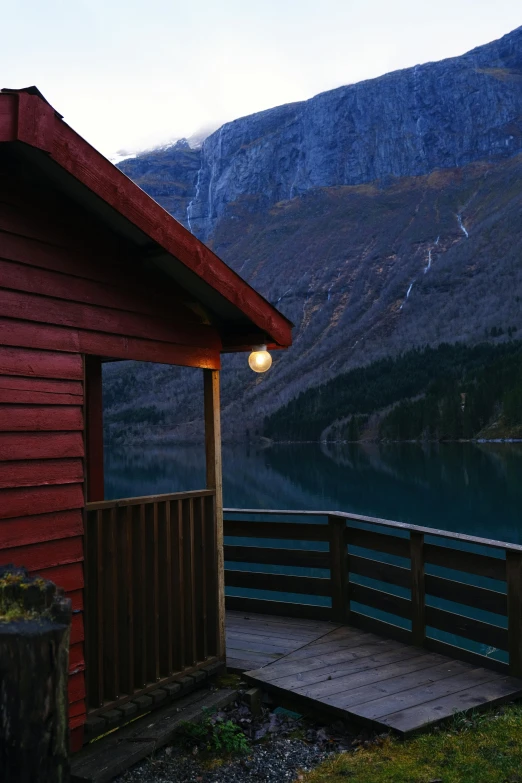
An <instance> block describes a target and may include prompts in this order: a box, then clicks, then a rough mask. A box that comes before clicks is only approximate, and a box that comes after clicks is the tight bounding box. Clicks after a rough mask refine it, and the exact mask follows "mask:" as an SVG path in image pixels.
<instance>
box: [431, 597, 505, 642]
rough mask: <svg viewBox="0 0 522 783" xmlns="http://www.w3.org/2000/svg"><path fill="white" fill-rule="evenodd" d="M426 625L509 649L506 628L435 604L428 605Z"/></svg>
mask: <svg viewBox="0 0 522 783" xmlns="http://www.w3.org/2000/svg"><path fill="white" fill-rule="evenodd" d="M426 625H429V626H431V627H432V628H438V629H439V630H441V631H445V632H446V633H452V634H453V633H454V634H456V635H457V636H462V637H464V638H465V639H471V641H474V642H479V643H481V644H487V645H489V646H490V647H495V648H497V649H500V650H507V649H508V632H507V630H506V629H505V628H499V627H498V626H496V625H491V624H490V623H484V622H482V621H481V620H474V619H472V618H471V617H465V616H464V615H460V614H455V613H454V612H448V611H446V610H445V609H439V608H437V607H435V606H427V607H426Z"/></svg>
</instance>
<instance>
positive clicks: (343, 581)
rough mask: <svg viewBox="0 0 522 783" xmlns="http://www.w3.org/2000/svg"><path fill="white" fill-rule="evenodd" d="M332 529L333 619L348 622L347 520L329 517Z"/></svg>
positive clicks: (331, 578)
mask: <svg viewBox="0 0 522 783" xmlns="http://www.w3.org/2000/svg"><path fill="white" fill-rule="evenodd" d="M328 527H329V529H330V583H331V586H332V620H335V621H336V622H338V623H347V622H348V617H349V614H350V600H349V596H348V556H347V552H346V537H345V532H346V520H345V519H344V518H343V517H328Z"/></svg>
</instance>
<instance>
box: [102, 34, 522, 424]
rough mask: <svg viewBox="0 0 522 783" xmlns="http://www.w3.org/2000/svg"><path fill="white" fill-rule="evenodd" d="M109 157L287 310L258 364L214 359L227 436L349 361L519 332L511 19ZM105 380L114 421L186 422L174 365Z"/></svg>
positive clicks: (521, 59)
mask: <svg viewBox="0 0 522 783" xmlns="http://www.w3.org/2000/svg"><path fill="white" fill-rule="evenodd" d="M120 168H121V169H122V171H124V172H125V173H126V174H127V175H128V176H130V177H131V178H132V179H134V180H135V181H136V182H137V183H138V184H139V185H140V186H141V187H142V188H143V189H144V190H146V191H147V192H148V193H150V194H151V195H152V196H153V197H154V198H155V199H156V200H157V201H159V202H160V203H161V204H162V205H163V206H164V207H165V208H166V209H168V210H169V211H170V212H171V213H172V214H173V215H174V216H175V217H176V218H177V219H178V220H180V221H181V222H183V223H184V224H185V225H186V226H187V227H189V228H190V230H192V231H193V232H194V233H195V234H197V235H198V236H199V237H200V238H201V239H203V240H204V241H206V242H207V243H208V244H209V245H211V246H212V248H213V249H214V250H215V251H216V252H217V253H218V255H220V256H221V257H222V258H223V259H224V260H225V261H226V262H227V263H229V264H230V265H231V266H232V267H233V268H234V269H236V270H237V271H238V272H239V273H240V274H241V275H242V276H243V277H244V278H245V279H246V280H248V282H250V283H252V285H254V286H255V287H256V288H257V289H258V290H259V291H260V292H261V293H262V294H263V295H264V296H265V297H266V298H268V299H269V300H270V301H272V302H273V303H275V304H277V305H278V307H279V308H280V309H281V310H282V311H283V312H284V313H285V315H287V316H288V317H289V318H290V319H291V320H292V321H293V322H294V323H295V324H296V329H295V334H294V338H295V343H294V346H293V347H292V349H291V350H290V351H288V352H286V354H285V355H284V356H281V357H276V358H275V361H274V366H273V368H272V370H271V371H270V372H269V373H268V374H267V375H266V376H263V377H255V378H254V377H252V374H251V373H249V370H248V369H247V367H246V360H245V357H237V356H235V357H225V361H224V369H225V372H224V373H223V381H224V389H223V401H224V415H223V423H224V431H225V435H227V434H228V435H229V436H230V437H232V436H239V435H244V434H245V430H246V429H248V430H249V434H252V433H256V432H259V433H260V432H262V429H263V420H264V417H265V416H266V415H267V414H268V415H271V414H273V413H274V412H275V411H276V410H277V409H278V408H280V407H281V406H282V405H284V404H286V403H287V402H288V401H289V400H291V399H292V398H294V397H296V396H297V395H298V394H299V393H300V392H301V391H302V390H303V389H306V388H309V387H313V386H318V385H320V384H321V383H324V382H325V381H327V380H328V379H330V378H335V377H336V376H338V375H339V374H340V373H342V372H346V371H347V370H349V369H350V368H353V367H356V366H360V365H365V364H368V363H369V362H372V361H375V360H378V359H380V358H382V357H385V356H395V355H397V354H399V353H401V352H403V351H405V350H407V349H410V348H412V347H415V346H424V345H426V344H429V345H433V346H435V345H438V344H440V343H441V342H455V341H465V342H471V343H473V342H479V341H481V340H483V339H484V335H485V333H486V331H488V333H491V331H492V330H493V329H496V330H503V332H507V330H508V329H512V328H513V327H517V328H519V329H521V328H522V307H521V298H520V297H521V295H522V263H521V260H522V259H521V255H522V27H521V28H518V29H517V30H515V31H513V32H512V33H510V34H509V35H506V36H504V37H503V38H502V39H500V40H499V41H495V42H493V43H491V44H488V45H486V46H482V47H480V48H478V49H475V50H473V51H472V52H469V53H467V54H465V55H463V56H461V57H456V58H452V59H449V60H444V61H442V62H438V63H428V64H426V65H418V66H415V67H414V68H410V69H406V70H402V71H397V72H395V73H391V74H387V75H385V76H382V77H380V78H378V79H373V80H370V81H366V82H361V83H359V84H355V85H350V86H347V87H341V88H339V89H336V90H331V91H329V92H326V93H322V94H321V95H318V96H316V97H314V98H312V99H310V100H308V101H304V102H300V103H294V104H289V105H286V106H280V107H277V108H274V109H270V110H268V111H265V112H260V113H258V114H255V115H252V116H250V117H245V118H241V119H238V120H235V121H234V122H231V123H227V124H226V125H224V126H223V127H221V128H220V129H219V130H217V131H216V132H215V133H213V134H212V135H211V136H209V137H208V138H207V139H206V140H205V141H204V142H203V145H202V146H201V148H199V149H192V148H191V147H190V146H189V145H188V144H185V143H184V142H180V143H178V145H176V146H174V147H171V148H169V149H168V150H163V151H156V152H151V153H148V154H146V155H142V156H138V157H136V158H134V159H130V160H127V161H123V162H122V163H121V164H120ZM106 376H107V387H108V392H107V393H108V397H107V422H108V427H109V429H110V430H111V431H112V432H113V434H115V435H117V434H118V421H120V422H121V420H122V417H123V413H124V412H125V411H129V410H130V409H131V408H132V409H133V410H134V411H135V410H136V409H138V408H139V409H141V410H144V411H145V412H144V413H143V414H141V417H142V418H141V421H139V422H138V421H136V422H135V426H134V427H133V428H131V430H130V431H128V432H127V433H126V437H134V436H140V433H142V434H143V432H144V428H145V427H148V431H149V434H150V435H151V436H154V435H158V436H160V437H164V436H165V435H166V434H167V433H170V432H175V433H176V434H178V435H180V436H186V437H192V436H193V435H194V434H195V433H197V432H198V427H199V425H198V419H199V413H198V410H199V409H197V408H196V407H195V403H194V396H193V391H194V388H195V387H194V383H196V381H192V380H190V379H189V380H188V381H187V377H188V376H187V371H185V370H183V371H181V370H176V369H168V368H155V369H154V368H142V367H137V368H136V367H123V366H119V367H118V366H113V367H109V368H107V372H106ZM145 378H146V379H147V381H145V380H144V379H145ZM158 378H161V379H162V380H161V384H160V383H159V382H158V384H157V386H158V388H160V389H161V391H160V392H159V393H158V394H155V393H154V392H152V391H151V388H152V387H154V385H155V383H154V379H158ZM126 386H129V388H130V389H132V390H133V392H134V396H131V394H130V392H129V393H128V394H127V393H126V392H125V391H124V389H125V387H126ZM117 389H119V391H117ZM166 400H169V402H168V404H167V402H166ZM149 409H151V410H153V411H154V415H153V416H152V417H151V416H149V414H148V413H147V410H149ZM149 412H150V410H149ZM115 417H116V419H115ZM118 417H119V418H118ZM158 417H159V418H158ZM339 417H340V418H342V411H339ZM138 418H139V416H138ZM189 421H190V422H191V423H190V424H187V422H189Z"/></svg>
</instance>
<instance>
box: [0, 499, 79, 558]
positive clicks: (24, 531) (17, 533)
mask: <svg viewBox="0 0 522 783" xmlns="http://www.w3.org/2000/svg"><path fill="white" fill-rule="evenodd" d="M81 535H83V516H82V511H81V509H72V510H70V511H55V512H53V513H51V514H36V515H34V516H30V517H15V518H14V519H13V518H12V519H2V520H0V549H7V548H8V547H15V546H16V547H19V546H25V545H27V544H37V543H39V542H40V541H54V540H56V539H59V538H72V537H74V536H81Z"/></svg>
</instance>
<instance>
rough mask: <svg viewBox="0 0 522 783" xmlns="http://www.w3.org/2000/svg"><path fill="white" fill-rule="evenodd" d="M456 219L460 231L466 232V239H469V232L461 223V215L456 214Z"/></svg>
mask: <svg viewBox="0 0 522 783" xmlns="http://www.w3.org/2000/svg"><path fill="white" fill-rule="evenodd" d="M457 221H458V224H459V228H460V230H461V231H462V232H463V233H464V234H466V239H469V234H468V232H467V231H466V228H465V226H464V225H463V224H462V215H457Z"/></svg>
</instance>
